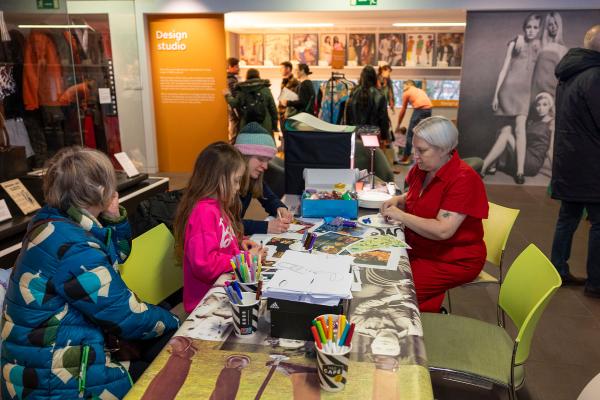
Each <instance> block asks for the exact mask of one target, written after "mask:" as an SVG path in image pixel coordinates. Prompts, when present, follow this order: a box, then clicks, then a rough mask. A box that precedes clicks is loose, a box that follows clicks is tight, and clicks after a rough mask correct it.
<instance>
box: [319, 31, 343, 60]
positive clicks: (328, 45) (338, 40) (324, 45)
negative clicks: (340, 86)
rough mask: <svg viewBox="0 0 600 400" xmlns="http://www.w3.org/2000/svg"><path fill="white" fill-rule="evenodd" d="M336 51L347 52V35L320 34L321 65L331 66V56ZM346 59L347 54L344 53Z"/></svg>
mask: <svg viewBox="0 0 600 400" xmlns="http://www.w3.org/2000/svg"><path fill="white" fill-rule="evenodd" d="M334 50H337V51H343V52H345V51H346V34H345V33H339V32H338V33H320V34H319V65H320V66H324V67H328V66H330V65H331V55H332V52H333V51H334ZM344 59H345V53H344Z"/></svg>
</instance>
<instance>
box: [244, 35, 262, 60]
mask: <svg viewBox="0 0 600 400" xmlns="http://www.w3.org/2000/svg"><path fill="white" fill-rule="evenodd" d="M263 46H264V37H263V35H257V34H241V35H240V61H243V62H244V63H246V65H262V64H263Z"/></svg>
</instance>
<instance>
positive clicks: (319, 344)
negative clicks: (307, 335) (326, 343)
mask: <svg viewBox="0 0 600 400" xmlns="http://www.w3.org/2000/svg"><path fill="white" fill-rule="evenodd" d="M310 331H311V332H312V334H313V338H314V339H315V343H316V344H317V347H318V348H319V350H322V349H323V345H322V344H321V338H320V337H319V333H318V332H317V327H316V326H311V327H310Z"/></svg>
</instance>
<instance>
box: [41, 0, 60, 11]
mask: <svg viewBox="0 0 600 400" xmlns="http://www.w3.org/2000/svg"><path fill="white" fill-rule="evenodd" d="M37 8H38V10H55V9H58V8H59V5H58V0H37Z"/></svg>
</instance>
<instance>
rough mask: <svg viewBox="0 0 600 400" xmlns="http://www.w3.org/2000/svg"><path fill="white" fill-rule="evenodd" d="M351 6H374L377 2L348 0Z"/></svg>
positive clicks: (374, 0)
mask: <svg viewBox="0 0 600 400" xmlns="http://www.w3.org/2000/svg"><path fill="white" fill-rule="evenodd" d="M350 5H351V6H376V5H377V0H350Z"/></svg>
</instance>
